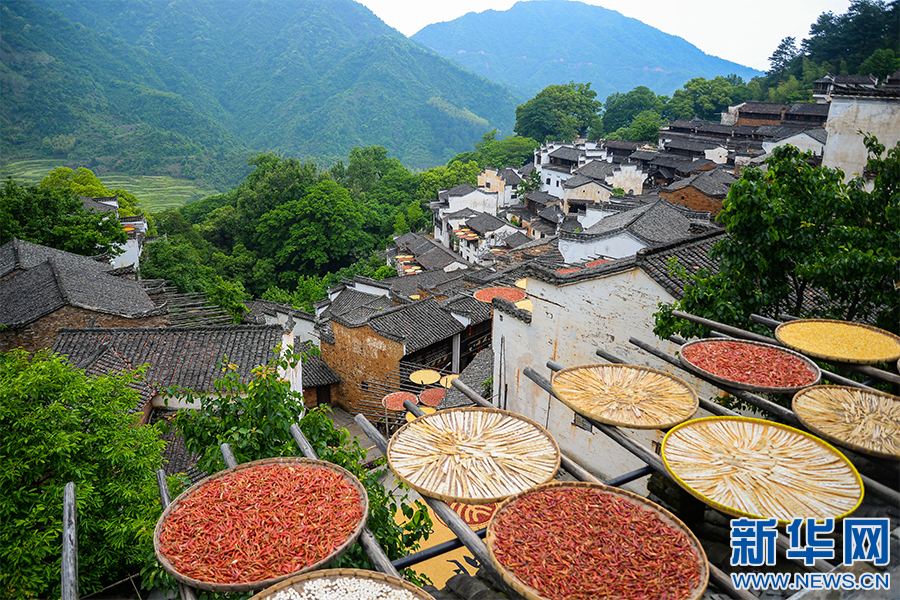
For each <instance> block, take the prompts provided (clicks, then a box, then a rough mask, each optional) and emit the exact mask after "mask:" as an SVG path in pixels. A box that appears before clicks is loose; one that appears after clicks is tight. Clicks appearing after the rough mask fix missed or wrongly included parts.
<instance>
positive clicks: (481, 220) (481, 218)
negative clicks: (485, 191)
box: [466, 212, 506, 235]
mask: <svg viewBox="0 0 900 600" xmlns="http://www.w3.org/2000/svg"><path fill="white" fill-rule="evenodd" d="M504 225H506V223H504V222H503V220H501V219H498V218H497V217H495V216H494V215H490V214H488V213H483V212H477V213H476V214H475V216H474V217H471V218H469V219H466V227H468V228H469V229H471V230H472V231H475V232H477V233H479V234H481V235H484V234H486V233H488V232H491V231H496V230H497V229H500V228H501V227H503V226H504Z"/></svg>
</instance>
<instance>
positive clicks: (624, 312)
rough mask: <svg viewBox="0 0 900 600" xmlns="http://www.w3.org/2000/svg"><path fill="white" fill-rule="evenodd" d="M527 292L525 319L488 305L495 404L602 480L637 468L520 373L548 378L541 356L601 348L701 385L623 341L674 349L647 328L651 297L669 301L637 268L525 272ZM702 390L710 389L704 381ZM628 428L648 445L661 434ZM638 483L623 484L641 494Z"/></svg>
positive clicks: (585, 358) (589, 360) (573, 361)
mask: <svg viewBox="0 0 900 600" xmlns="http://www.w3.org/2000/svg"><path fill="white" fill-rule="evenodd" d="M527 291H528V293H529V295H530V296H531V298H532V302H533V306H534V308H533V311H532V321H531V323H530V324H528V323H524V322H523V321H520V320H518V319H516V318H515V317H513V316H511V315H509V314H505V313H503V312H502V311H500V310H495V311H494V317H493V327H494V331H493V346H492V348H493V351H494V374H493V381H494V390H493V393H494V397H495V398H496V399H497V400H496V402H497V404H498V406H499V407H500V408H506V409H508V410H511V411H514V412H517V413H520V414H522V415H525V416H527V417H529V418H532V419H534V420H535V421H537V422H538V423H540V424H541V425H544V426H546V427H547V428H548V429H549V431H550V432H551V433H552V434H553V436H554V437H555V438H556V440H557V442H558V443H559V445H560V448H561V449H562V451H563V452H565V453H566V454H567V455H568V456H570V457H571V458H573V459H574V460H575V461H577V462H578V463H579V464H581V465H582V466H583V467H584V468H586V469H587V470H589V471H591V472H592V473H594V474H595V475H597V476H598V477H600V478H601V479H608V478H611V477H614V476H617V475H621V474H623V473H626V472H628V471H631V470H633V469H637V468H639V467H641V466H643V463H642V462H641V461H640V460H638V459H636V458H634V457H633V456H632V455H631V454H630V453H628V452H627V451H625V450H624V449H622V448H621V446H619V445H618V444H617V443H616V442H614V441H612V440H610V439H609V438H607V437H606V436H605V435H604V434H602V433H600V432H598V431H596V430H595V431H593V432H588V431H585V430H584V429H581V428H579V427H577V426H575V425H573V422H574V412H573V411H572V410H570V409H569V408H567V407H566V406H565V405H564V404H562V403H561V402H559V401H558V400H555V399H554V400H551V399H550V398H549V395H548V394H547V392H544V391H543V390H542V389H540V388H539V387H538V386H537V385H535V384H534V383H533V382H532V381H531V380H530V379H528V378H527V377H525V376H524V375H523V374H522V371H523V370H524V368H525V367H531V368H532V369H534V370H535V371H536V372H538V373H541V374H542V375H544V376H545V377H549V373H550V372H549V369H547V367H546V362H547V361H548V360H554V361H556V362H558V363H560V364H562V365H564V366H576V365H584V364H595V363H603V362H605V361H603V360H602V359H600V358H599V357H598V356H597V355H596V350H597V349H598V348H602V349H604V350H606V351H608V352H611V353H612V354H614V355H616V356H618V357H620V358H622V359H624V360H625V361H626V362H628V363H630V364H639V365H645V366H650V367H653V368H656V369H660V370H663V371H667V372H673V373H674V374H676V375H677V376H680V377H683V378H684V379H685V380H687V381H688V382H689V383H690V384H691V385H694V386H695V389H698V390H701V388H698V387H697V385H698V382H697V380H696V379H695V378H691V377H687V376H684V375H683V372H676V371H677V370H676V369H675V368H674V367H670V366H669V365H668V364H667V363H663V362H662V361H660V360H658V359H656V358H654V357H652V356H650V355H648V354H646V353H643V352H641V351H640V350H639V349H638V348H636V347H635V346H633V345H631V344H629V343H628V339H629V338H630V337H636V338H639V339H641V340H643V341H645V342H647V343H650V344H652V345H654V346H656V347H658V348H660V349H663V350H664V351H667V352H672V351H674V350H675V349H676V346H675V345H674V344H672V343H670V342H667V341H663V340H659V339H657V338H656V336H655V335H653V332H652V329H653V317H652V315H653V313H654V312H656V310H657V303H659V302H671V301H673V300H674V299H673V298H672V297H671V296H670V295H669V294H668V293H667V292H665V291H664V290H663V289H662V288H661V287H660V286H659V285H658V284H657V283H656V282H655V281H653V280H652V279H651V278H650V277H649V276H647V275H646V273H644V272H643V271H642V270H640V269H638V268H635V269H632V270H630V271H628V272H624V273H619V274H616V275H609V276H606V277H604V278H602V279H595V280H592V281H584V282H580V283H575V284H572V285H568V286H560V287H558V286H554V285H552V284H549V283H546V282H543V281H540V280H536V279H534V278H529V279H528V281H527ZM701 393H706V394H709V393H710V389H709V388H708V386H705V387H703V388H702V392H701ZM703 397H707V396H703ZM633 433H634V435H635V437H636V438H638V439H639V440H640V441H641V442H642V443H643V444H645V445H646V446H648V447H649V446H650V445H651V444H652V443H653V442H658V441H661V439H662V434H661V432H657V431H638V430H635V431H634V432H633ZM645 481H646V480H639V481H637V482H635V483H633V484H629V486H626V487H629V488H630V489H632V490H634V491H636V492H639V493H646V483H645Z"/></svg>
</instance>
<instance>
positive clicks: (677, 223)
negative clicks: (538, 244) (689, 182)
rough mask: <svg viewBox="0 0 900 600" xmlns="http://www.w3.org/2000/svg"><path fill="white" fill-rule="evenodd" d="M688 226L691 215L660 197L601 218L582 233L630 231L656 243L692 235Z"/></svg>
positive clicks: (598, 233) (648, 241)
mask: <svg viewBox="0 0 900 600" xmlns="http://www.w3.org/2000/svg"><path fill="white" fill-rule="evenodd" d="M689 228H690V221H689V220H688V218H687V217H685V216H684V215H683V214H682V213H681V212H680V211H678V210H676V209H675V208H674V207H672V205H671V204H669V203H668V202H666V201H665V200H662V199H660V200H657V201H656V202H653V203H652V204H646V205H644V206H640V207H638V208H635V209H632V210H629V211H626V212H622V213H619V214H617V215H611V216H609V217H606V218H604V219H601V220H600V221H599V222H598V223H596V224H595V225H594V226H592V227H590V228H588V229H586V230H585V231H584V234H583V236H591V237H598V238H604V237H609V236H612V235H616V234H618V233H621V232H628V233H630V234H632V235H634V236H635V237H637V238H639V239H640V240H642V241H644V242H646V243H648V244H651V245H654V244H667V243H671V242H674V241H676V240H683V239H685V238H686V237H688V236H689V235H690V232H689ZM560 235H562V234H560ZM563 237H565V236H563Z"/></svg>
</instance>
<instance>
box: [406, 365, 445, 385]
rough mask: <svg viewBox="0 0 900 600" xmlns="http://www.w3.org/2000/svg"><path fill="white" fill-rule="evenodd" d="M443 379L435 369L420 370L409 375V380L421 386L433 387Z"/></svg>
mask: <svg viewBox="0 0 900 600" xmlns="http://www.w3.org/2000/svg"><path fill="white" fill-rule="evenodd" d="M440 378H441V374H440V373H438V372H437V371H435V370H434V369H419V370H418V371H413V372H412V373H410V374H409V380H410V381H412V382H413V383H418V384H419V385H431V384H432V383H437V382H438V381H439V380H440Z"/></svg>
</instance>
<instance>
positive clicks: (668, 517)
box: [485, 481, 709, 600]
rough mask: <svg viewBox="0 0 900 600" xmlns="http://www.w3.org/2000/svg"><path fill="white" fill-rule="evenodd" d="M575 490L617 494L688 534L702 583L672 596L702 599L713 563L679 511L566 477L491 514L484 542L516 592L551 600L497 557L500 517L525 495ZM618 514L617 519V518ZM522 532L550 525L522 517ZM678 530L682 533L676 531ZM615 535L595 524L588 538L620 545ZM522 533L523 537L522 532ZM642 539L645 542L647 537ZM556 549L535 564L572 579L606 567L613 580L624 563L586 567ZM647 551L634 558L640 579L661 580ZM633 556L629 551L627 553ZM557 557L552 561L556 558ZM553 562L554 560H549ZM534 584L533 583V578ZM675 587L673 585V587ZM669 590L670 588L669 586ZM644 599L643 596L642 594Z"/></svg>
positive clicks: (576, 519)
mask: <svg viewBox="0 0 900 600" xmlns="http://www.w3.org/2000/svg"><path fill="white" fill-rule="evenodd" d="M572 488H581V489H588V490H595V491H597V492H598V493H600V494H608V495H609V496H611V497H612V498H614V499H616V500H621V501H623V502H627V503H629V504H630V505H633V506H634V507H635V508H636V509H637V510H638V511H641V512H639V513H638V514H644V513H646V515H645V517H644V518H649V519H652V518H653V517H654V516H655V517H656V518H658V519H659V520H660V521H662V524H663V525H664V526H666V527H667V528H669V530H671V531H672V532H673V535H678V534H680V535H683V536H684V538H686V543H687V546H689V547H690V549H691V550H692V551H693V552H694V554H695V555H696V556H695V557H694V558H695V559H696V560H695V561H692V562H694V564H695V565H696V568H697V571H698V573H699V580H698V581H697V583H696V584H695V585H694V586H693V587H692V588H691V589H690V590H689V591H688V592H687V593H686V594H685V595H684V596H683V597H681V598H675V597H674V596H667V597H669V598H671V600H697V599H698V598H700V597H701V596H702V595H703V592H704V591H705V590H706V587H707V585H708V583H709V563H708V562H707V559H706V553H705V552H704V550H703V546H701V545H700V541H699V540H698V539H697V536H695V535H694V534H693V532H691V530H690V529H688V528H687V526H685V524H684V523H682V522H681V521H680V520H679V519H678V518H677V517H676V516H675V515H673V514H672V513H670V512H669V511H667V510H666V509H665V508H663V507H661V506H659V505H658V504H656V503H654V502H651V501H650V500H648V499H646V498H644V497H643V496H639V495H638V494H634V493H631V492H629V491H626V490H622V489H619V488H614V487H610V486H606V485H603V484H600V483H587V482H581V481H566V482H552V483H546V484H543V485H539V486H537V487H535V488H532V489H530V490H526V491H524V492H521V493H519V494H516V495H515V496H512V497H510V498H508V499H507V500H506V501H505V502H503V504H501V505H500V506H499V507H497V510H496V511H494V514H493V516H491V521H490V523H489V524H488V527H487V536H486V538H485V543H486V544H487V548H488V554H489V555H490V558H491V562H492V563H493V564H494V566H495V567H496V569H497V571H498V572H499V573H500V575H501V576H502V577H503V579H504V580H505V581H506V582H507V583H509V585H510V586H512V587H513V589H515V590H516V591H517V592H519V593H520V594H522V596H524V597H525V598H527V599H528V600H547V598H548V597H547V596H544V595H543V594H544V593H547V592H542V591H541V590H538V589H535V588H534V587H532V586H531V585H529V582H525V581H522V580H521V579H520V578H519V577H518V576H517V575H516V574H515V573H514V572H513V568H510V567H508V566H507V565H505V564H503V563H502V562H500V559H499V558H498V556H497V549H498V548H497V547H498V532H497V530H498V528H499V525H498V523H500V521H501V520H502V519H503V516H504V514H505V513H506V512H508V511H509V510H511V508H512V507H514V506H515V504H516V503H517V502H519V501H520V500H522V499H523V498H526V497H528V496H530V495H532V494H540V493H543V492H547V491H552V490H565V489H572ZM614 518H616V519H617V518H618V517H614ZM583 519H584V515H583V514H582V513H581V511H579V513H578V514H571V515H569V514H565V515H563V514H561V515H559V517H558V518H555V519H553V525H558V524H567V523H577V524H581V523H582V522H583ZM518 523H519V524H520V525H521V527H522V530H523V537H525V535H526V534H527V530H528V529H529V528H530V529H531V530H532V531H535V532H538V533H540V532H541V531H543V530H544V528H545V527H547V525H546V524H545V523H531V522H528V521H519V522H518ZM675 532H677V533H675ZM615 535H617V532H610V531H609V530H606V531H604V530H603V523H597V524H594V534H592V535H589V536H586V538H587V539H590V540H598V541H601V540H602V544H603V545H604V546H607V547H608V546H610V545H612V544H616V543H617V540H616V539H615V537H614V536H615ZM618 535H619V536H620V539H621V540H622V541H623V542H624V543H629V542H630V541H632V540H633V539H634V536H633V535H630V534H628V533H619V534H618ZM517 537H518V536H517ZM642 541H643V540H642ZM552 550H553V548H552V547H548V548H547V551H548V552H547V554H546V556H542V557H539V558H538V557H535V561H534V562H535V563H537V564H543V565H545V566H549V567H550V568H556V569H559V571H561V572H565V574H566V577H567V580H569V581H571V578H572V577H576V576H577V573H579V572H582V571H584V572H590V573H595V574H596V573H598V572H600V573H602V572H603V569H605V568H608V569H609V574H608V576H607V577H605V578H604V581H609V580H610V578H615V577H618V576H619V575H621V573H620V572H619V571H620V566H619V565H616V564H613V561H602V564H600V565H593V564H591V565H587V566H586V565H585V564H584V563H585V562H586V561H585V558H584V557H579V556H577V555H571V554H568V555H555V554H554V553H553V551H552ZM649 550H650V552H651V553H653V554H656V553H658V551H659V549H658V548H657V547H654V548H652V549H649ZM585 551H589V550H588V546H587V545H585ZM643 551H644V550H643V549H640V550H637V552H636V554H638V557H637V558H636V560H635V562H637V563H639V565H640V568H642V569H645V572H639V573H637V574H636V575H637V579H639V580H643V579H650V580H659V578H660V577H661V573H660V566H659V565H658V564H653V561H652V557H645V556H643V555H642V554H643ZM624 556H628V555H624ZM551 561H552V562H551ZM548 563H549V564H548ZM682 579H683V577H673V581H680V580H682ZM531 583H533V582H531ZM669 587H671V586H669ZM583 591H584V592H586V593H587V594H590V595H596V597H598V598H599V597H603V598H607V597H616V598H619V597H622V598H626V597H628V596H627V595H625V596H608V595H606V594H605V593H604V592H607V591H608V590H606V589H604V588H598V589H595V590H590V591H587V590H583ZM667 591H668V590H667ZM554 597H555V598H563V599H564V598H565V596H554ZM587 597H591V596H589V595H585V594H582V595H579V596H578V598H587ZM642 597H644V596H642Z"/></svg>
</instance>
